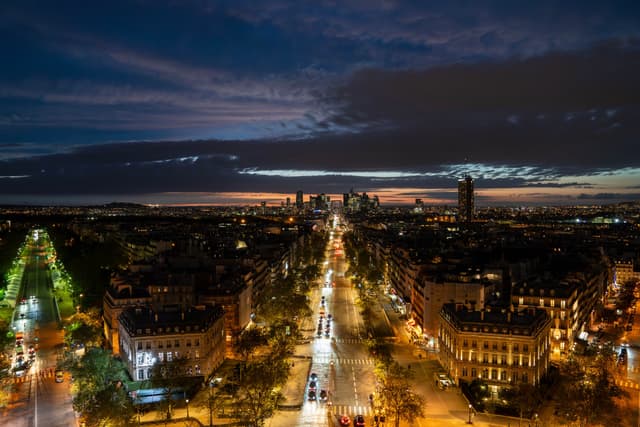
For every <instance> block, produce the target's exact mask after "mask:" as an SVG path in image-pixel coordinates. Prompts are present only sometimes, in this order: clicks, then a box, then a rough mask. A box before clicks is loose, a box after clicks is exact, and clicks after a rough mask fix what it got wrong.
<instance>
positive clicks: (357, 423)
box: [353, 415, 364, 427]
mask: <svg viewBox="0 0 640 427" xmlns="http://www.w3.org/2000/svg"><path fill="white" fill-rule="evenodd" d="M353 426H354V427H364V416H362V415H356V417H355V418H354V419H353Z"/></svg>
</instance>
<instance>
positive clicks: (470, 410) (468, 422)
mask: <svg viewBox="0 0 640 427" xmlns="http://www.w3.org/2000/svg"><path fill="white" fill-rule="evenodd" d="M472 411H473V406H471V403H469V421H467V424H473V423H472V422H471V413H472Z"/></svg>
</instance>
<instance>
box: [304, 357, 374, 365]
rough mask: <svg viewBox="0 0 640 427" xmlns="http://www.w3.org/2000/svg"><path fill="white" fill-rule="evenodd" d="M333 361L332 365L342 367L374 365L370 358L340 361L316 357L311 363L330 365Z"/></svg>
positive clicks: (339, 359) (338, 359)
mask: <svg viewBox="0 0 640 427" xmlns="http://www.w3.org/2000/svg"><path fill="white" fill-rule="evenodd" d="M332 360H333V363H336V364H342V365H374V364H375V362H374V360H373V359H371V358H366V359H341V358H337V359H333V358H331V357H326V356H318V357H314V358H313V361H314V362H315V363H331V361H332Z"/></svg>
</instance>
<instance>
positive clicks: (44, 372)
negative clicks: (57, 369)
mask: <svg viewBox="0 0 640 427" xmlns="http://www.w3.org/2000/svg"><path fill="white" fill-rule="evenodd" d="M37 377H40V378H41V379H44V378H53V377H55V374H54V371H53V370H42V371H38V373H29V374H24V375H21V376H19V377H18V376H15V375H14V376H12V377H8V378H6V379H5V382H13V383H14V384H21V383H24V382H28V381H31V380H33V379H36V378H37Z"/></svg>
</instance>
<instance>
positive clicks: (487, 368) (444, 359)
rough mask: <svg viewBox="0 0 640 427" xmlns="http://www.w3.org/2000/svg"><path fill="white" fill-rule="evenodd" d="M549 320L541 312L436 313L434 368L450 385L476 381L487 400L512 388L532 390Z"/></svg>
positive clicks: (450, 309)
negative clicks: (436, 361) (437, 360)
mask: <svg viewBox="0 0 640 427" xmlns="http://www.w3.org/2000/svg"><path fill="white" fill-rule="evenodd" d="M550 327H551V319H550V318H549V316H548V314H547V313H546V311H544V310H539V309H528V310H523V311H521V312H512V311H508V310H499V309H498V310H495V309H493V310H489V309H487V310H480V311H471V310H469V309H467V308H466V307H465V306H464V305H463V304H453V303H449V304H445V305H444V306H443V307H442V310H441V311H440V330H439V334H438V343H439V345H440V353H439V358H440V363H441V364H442V366H443V367H444V369H445V370H446V371H447V372H448V374H449V375H450V376H451V378H453V379H454V381H455V382H456V383H460V382H462V381H465V382H468V383H470V382H471V381H473V380H474V379H476V378H477V379H481V380H483V381H484V382H485V383H487V385H488V386H489V389H490V391H491V393H492V395H493V396H496V395H497V393H498V392H499V390H500V389H502V388H509V387H511V386H514V385H516V384H517V383H521V382H522V383H530V384H532V385H537V384H538V383H539V382H540V379H541V378H542V377H543V376H544V375H545V374H546V373H547V370H548V369H549V352H550V348H549V329H550Z"/></svg>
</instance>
